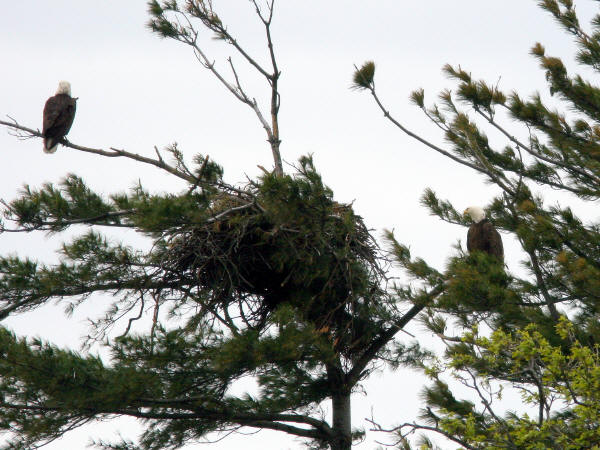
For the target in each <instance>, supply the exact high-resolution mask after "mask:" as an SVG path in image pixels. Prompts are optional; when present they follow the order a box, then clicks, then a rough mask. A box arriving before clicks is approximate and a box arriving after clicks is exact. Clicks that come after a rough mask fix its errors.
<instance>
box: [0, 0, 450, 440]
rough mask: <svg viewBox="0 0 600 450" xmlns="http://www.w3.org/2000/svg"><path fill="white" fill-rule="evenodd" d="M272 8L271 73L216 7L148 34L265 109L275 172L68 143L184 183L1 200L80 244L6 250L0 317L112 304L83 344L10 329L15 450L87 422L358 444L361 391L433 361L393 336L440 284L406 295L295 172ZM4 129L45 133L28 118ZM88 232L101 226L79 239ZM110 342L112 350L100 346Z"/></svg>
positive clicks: (169, 435) (1, 410) (367, 244)
mask: <svg viewBox="0 0 600 450" xmlns="http://www.w3.org/2000/svg"><path fill="white" fill-rule="evenodd" d="M273 3H274V2H273V1H271V2H268V4H267V6H266V7H265V6H264V4H262V3H261V4H259V3H258V2H252V4H253V6H254V7H255V9H256V13H257V15H258V18H259V19H260V21H261V22H262V24H263V25H264V30H265V32H266V41H267V48H268V57H267V60H268V61H269V64H270V67H269V68H265V67H263V66H262V65H261V64H259V63H258V62H257V60H255V59H253V58H252V57H250V56H249V55H248V53H246V51H245V50H244V48H243V47H242V46H241V45H240V43H239V42H238V41H237V40H236V38H235V37H234V36H233V35H232V34H231V33H232V32H231V31H230V30H229V29H228V28H227V27H226V26H225V25H224V24H223V23H222V22H221V19H220V18H219V16H218V15H217V13H216V12H215V10H214V9H213V7H212V3H211V2H210V1H182V2H177V1H175V0H173V1H163V2H160V3H159V2H158V1H151V2H149V11H150V15H151V20H150V23H149V27H150V29H151V30H152V31H153V32H154V33H157V34H158V35H159V36H161V37H163V38H168V39H173V40H176V41H179V42H182V43H184V44H186V45H188V46H190V47H191V48H192V50H193V52H194V56H195V57H196V58H197V59H198V60H199V62H200V63H201V64H202V65H204V66H205V68H206V69H207V70H208V71H210V72H211V73H212V74H213V75H214V76H215V77H216V78H217V79H218V81H219V82H220V83H222V84H223V85H224V86H225V87H226V89H227V90H229V91H230V92H231V94H233V95H234V96H235V97H236V98H237V99H238V100H239V101H240V102H242V103H243V104H245V105H247V106H248V107H250V108H251V109H252V111H253V112H254V113H255V115H256V117H257V119H258V120H259V123H260V125H261V127H263V128H264V129H265V131H266V134H267V139H268V143H269V146H270V149H271V151H272V154H273V159H274V169H273V171H268V170H266V169H264V174H263V175H262V176H261V177H258V178H256V179H251V180H248V182H247V184H245V185H231V184H229V183H227V182H226V181H225V179H224V178H223V172H224V170H223V168H222V167H221V166H220V165H219V164H217V162H216V161H213V160H212V159H209V158H208V156H206V155H196V156H195V157H194V158H193V160H192V161H191V162H190V158H186V157H184V152H183V150H181V149H180V148H179V147H178V146H177V145H172V146H170V147H168V148H166V149H165V150H163V151H159V150H158V149H155V151H156V157H149V156H144V155H140V154H138V153H134V152H130V151H127V150H121V149H115V148H110V149H101V148H92V147H86V146H82V145H78V144H75V143H72V142H69V141H67V140H62V142H61V144H62V145H63V146H65V147H68V148H69V149H70V151H77V150H78V151H84V152H88V153H92V154H95V155H98V156H101V157H108V158H121V159H129V160H133V161H137V162H138V163H139V164H145V165H151V166H154V167H155V168H157V169H159V170H162V171H164V172H166V173H168V174H169V175H171V176H173V177H177V178H178V179H180V180H183V181H184V182H185V183H186V188H185V189H184V190H183V191H181V192H171V193H159V192H153V191H152V190H151V189H149V188H148V187H146V186H144V185H143V184H142V183H141V182H139V183H138V184H137V185H136V186H135V187H134V188H133V189H131V190H130V191H128V192H112V193H109V194H104V193H100V192H95V191H94V190H93V189H91V188H90V187H89V186H88V184H87V183H86V180H84V179H83V178H82V177H79V176H77V175H74V174H68V175H67V176H65V177H64V179H63V180H62V182H60V183H58V184H50V183H48V184H45V185H43V186H42V187H40V188H35V187H30V186H25V187H24V189H23V190H22V192H21V194H20V195H19V196H18V197H17V198H15V199H13V200H11V201H4V202H3V205H4V207H5V214H4V220H3V222H2V228H1V230H2V232H5V233H7V232H9V231H13V232H33V233H53V234H55V235H58V236H61V235H63V236H65V239H66V240H65V242H64V244H62V246H61V248H60V249H59V256H60V262H59V263H58V264H46V263H44V262H42V261H38V260H34V259H30V258H23V257H20V256H18V255H11V256H3V257H0V318H6V317H7V316H9V315H10V316H14V315H17V314H22V313H26V312H28V311H31V310H33V309H36V308H38V307H40V306H42V305H46V304H48V303H51V302H62V303H70V304H73V305H77V304H80V303H82V302H85V301H88V300H89V299H90V298H92V296H94V295H96V294H105V295H107V296H111V297H112V298H113V299H114V301H113V302H112V304H111V306H110V308H109V309H108V310H107V311H106V313H105V314H104V316H102V317H101V318H100V319H99V320H96V321H94V322H93V323H92V325H91V329H90V332H89V336H88V338H87V339H86V340H84V341H83V342H82V344H83V349H82V350H81V351H79V352H76V351H72V350H67V349H62V348H58V347H57V346H56V345H53V344H51V343H49V342H46V341H44V340H42V339H29V338H27V337H19V336H16V335H15V334H14V333H12V332H10V331H9V330H8V329H7V328H5V327H0V430H3V431H5V432H8V433H9V435H8V436H9V440H8V441H7V443H6V444H5V445H4V447H3V448H11V449H31V448H37V446H39V445H42V444H44V443H46V442H48V441H51V440H53V439H56V438H58V437H60V436H62V435H64V434H65V433H68V432H69V431H70V430H72V429H74V428H76V427H78V426H80V425H83V424H86V423H88V422H92V421H94V420H105V419H107V418H114V417H118V416H130V417H135V418H138V419H140V423H142V424H143V425H144V426H145V428H144V432H143V434H142V435H141V436H140V438H139V442H135V443H134V442H126V441H124V442H117V443H110V442H104V441H99V442H97V443H96V444H97V447H99V448H110V449H123V450H124V449H134V448H136V449H138V448H139V449H146V450H158V449H171V448H180V447H182V446H185V445H186V444H187V443H190V442H195V441H197V440H199V439H201V438H203V437H204V436H206V435H207V434H208V433H210V432H214V431H223V432H227V431H235V430H237V429H239V428H241V427H250V428H253V429H272V430H278V431H282V432H285V433H289V434H292V435H295V436H299V437H302V438H305V439H306V440H307V442H308V445H309V446H310V448H315V449H317V448H319V449H321V448H331V449H334V450H347V449H349V448H350V446H351V444H352V442H353V441H355V440H356V439H358V438H360V437H361V436H362V434H363V432H362V431H361V430H360V429H356V428H352V423H351V420H350V399H351V394H352V392H354V391H355V390H357V389H359V387H360V383H361V381H363V380H365V379H366V378H367V377H368V376H369V374H370V373H371V372H372V370H374V369H375V368H376V367H381V365H382V364H391V365H397V364H400V363H401V362H403V361H407V360H413V359H420V358H421V356H422V355H421V354H420V350H419V348H418V346H407V345H402V343H400V342H396V341H395V340H394V338H395V336H396V334H397V333H398V332H399V331H400V330H401V329H402V328H403V327H404V326H405V325H406V324H407V323H408V322H409V321H411V320H412V319H413V318H415V317H416V316H417V314H418V313H419V312H421V311H422V310H423V308H424V307H425V304H426V303H427V302H430V301H431V298H432V297H433V296H435V295H436V294H437V293H439V292H440V287H439V286H435V287H434V288H433V289H432V291H433V292H425V291H423V292H421V294H420V297H421V300H420V301H413V303H408V302H405V301H403V299H402V298H401V296H399V295H398V293H396V292H395V291H393V290H390V289H388V288H387V281H388V280H387V272H386V271H387V269H388V266H389V263H388V257H387V254H386V253H385V252H383V251H382V250H381V249H380V248H379V246H378V245H377V243H376V242H375V240H374V239H373V237H372V236H371V234H370V231H369V229H368V228H367V227H366V225H365V224H364V221H363V219H362V218H361V217H360V216H358V215H356V214H355V213H354V211H353V209H352V206H351V205H347V204H342V203H339V202H337V201H336V200H335V199H334V195H333V192H332V191H331V190H330V189H329V188H328V187H327V186H326V185H325V184H324V182H323V181H322V178H321V176H320V175H319V173H318V172H317V170H316V169H315V167H314V164H313V161H312V159H311V158H310V157H304V158H301V159H300V161H299V162H298V165H297V167H296V168H295V169H294V170H292V173H284V171H283V167H282V164H281V156H280V137H279V126H278V110H279V102H280V93H279V89H278V85H277V82H278V78H279V69H278V67H277V63H276V58H275V52H274V47H273V42H272V39H271V31H270V30H271V28H270V27H271V21H272V19H273V7H274V5H273ZM197 26H199V27H205V28H207V29H209V30H210V31H212V32H214V33H215V35H216V37H217V38H218V39H221V40H223V41H225V42H226V43H227V44H229V45H231V46H232V47H233V48H234V49H235V50H236V51H237V52H238V53H239V55H241V57H242V59H243V60H245V62H246V63H248V65H249V67H251V68H252V69H253V70H256V71H257V72H258V73H259V74H260V75H261V76H262V77H263V78H264V79H265V81H266V82H267V83H268V86H269V88H270V101H269V111H268V113H264V112H263V111H262V110H261V108H260V106H259V105H258V103H257V101H256V100H254V97H252V96H251V95H249V94H247V93H246V91H245V90H244V89H243V88H242V84H241V81H240V76H239V75H238V69H237V68H236V67H235V66H234V64H233V62H232V60H231V59H230V60H228V63H229V69H231V75H230V76H227V75H225V74H224V73H222V72H220V71H219V70H218V68H217V66H216V65H215V64H214V61H213V60H212V59H210V58H209V57H208V56H207V55H206V53H205V51H204V49H203V46H202V42H201V40H200V38H199V32H198V30H197V29H196V28H195V27H197ZM1 123H2V124H3V125H5V126H7V127H9V128H10V130H12V131H13V132H15V133H21V134H22V136H24V137H37V138H39V137H40V133H39V131H37V130H35V129H32V128H28V127H25V126H23V125H20V124H19V123H18V122H16V121H15V122H1ZM167 155H168V157H167ZM82 225H84V226H85V227H86V228H85V230H87V231H85V232H83V233H82V234H80V233H79V232H80V231H81V229H82ZM123 228H125V229H129V230H134V231H135V232H136V233H138V234H140V235H141V236H144V237H146V238H147V239H150V240H151V242H152V245H151V247H150V249H149V250H146V251H144V250H141V249H136V248H134V247H132V246H131V245H128V244H127V243H126V242H118V241H115V240H114V239H109V238H108V237H107V236H106V232H105V231H103V230H106V229H123ZM66 232H69V233H66ZM433 284H434V285H435V283H433ZM411 300H414V299H412V298H411ZM145 319H146V322H143V321H144V320H145ZM142 323H147V324H148V326H147V328H144V331H140V330H141V329H142V328H141V325H140V324H142ZM123 328H124V329H125V331H124V333H122V334H120V335H118V333H117V332H116V330H117V329H123ZM134 328H135V330H136V332H135V333H134V332H133V331H132V330H133V329H134ZM99 346H101V347H103V349H104V350H105V352H104V353H106V352H109V354H110V357H108V358H101V357H99V356H97V355H96V354H95V353H93V352H92V351H90V349H94V348H98V347H99ZM246 378H251V379H253V380H254V381H255V382H256V384H257V386H258V388H257V391H256V392H252V393H246V394H239V395H238V394H235V393H234V391H232V389H231V388H232V386H234V385H235V384H236V383H237V382H238V381H239V380H242V379H246ZM323 404H327V405H329V406H330V409H331V411H332V418H331V420H327V418H325V417H324V416H323V413H322V410H321V406H322V405H323Z"/></svg>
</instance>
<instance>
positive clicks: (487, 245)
mask: <svg viewBox="0 0 600 450" xmlns="http://www.w3.org/2000/svg"><path fill="white" fill-rule="evenodd" d="M467 249H468V250H469V252H473V251H477V250H479V251H482V252H486V253H488V254H490V255H492V256H495V257H496V258H498V260H500V261H502V262H503V261H504V247H503V246H502V238H501V237H500V233H498V231H497V230H496V228H494V226H493V225H492V224H491V223H490V221H489V220H487V219H483V220H481V221H479V222H477V223H474V224H473V225H471V226H470V227H469V232H468V234H467Z"/></svg>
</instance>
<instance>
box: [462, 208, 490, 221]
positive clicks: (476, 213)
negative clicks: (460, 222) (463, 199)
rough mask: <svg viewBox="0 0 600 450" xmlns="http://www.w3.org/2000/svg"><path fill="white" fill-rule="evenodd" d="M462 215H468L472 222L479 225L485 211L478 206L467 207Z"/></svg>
mask: <svg viewBox="0 0 600 450" xmlns="http://www.w3.org/2000/svg"><path fill="white" fill-rule="evenodd" d="M463 214H468V215H469V216H471V219H473V222H475V223H479V222H481V221H482V220H483V219H485V211H484V210H483V208H481V207H479V206H469V207H468V208H467V209H465V210H464V212H463Z"/></svg>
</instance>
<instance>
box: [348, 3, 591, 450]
mask: <svg viewBox="0 0 600 450" xmlns="http://www.w3.org/2000/svg"><path fill="white" fill-rule="evenodd" d="M539 4H540V6H541V8H542V9H544V10H546V11H548V12H549V13H550V14H552V16H553V17H554V18H555V19H556V21H557V22H558V23H559V24H560V26H561V27H562V28H563V29H564V30H566V31H567V32H568V33H569V34H570V35H571V36H572V37H574V38H575V41H576V44H577V47H578V52H577V54H576V59H577V61H578V63H580V64H581V65H583V66H584V67H585V69H587V70H589V71H591V73H592V74H597V73H598V70H599V69H600V15H597V16H596V17H594V18H593V20H592V22H591V29H592V32H591V33H588V32H586V31H585V30H584V28H583V27H582V26H581V25H580V22H579V19H578V17H577V15H576V13H575V6H574V4H573V2H572V1H571V0H558V1H557V0H543V1H541V2H539ZM531 53H532V55H533V56H534V57H535V58H537V59H538V61H539V62H540V64H541V67H542V68H543V70H544V71H545V73H546V79H547V81H548V87H547V89H548V90H549V94H550V96H554V100H555V101H558V102H559V103H560V104H561V105H562V108H563V110H564V111H565V112H564V113H563V112H559V111H558V110H555V109H554V108H552V107H550V106H548V102H549V100H550V99H549V97H548V96H546V95H543V94H540V93H537V94H534V95H533V96H531V97H530V98H524V97H522V96H521V95H519V94H518V93H516V92H510V93H506V92H503V91H502V90H501V89H500V88H499V86H498V85H497V84H496V83H494V84H490V83H487V82H485V81H481V80H476V79H474V78H473V77H472V75H471V74H470V73H469V72H468V71H466V70H464V69H462V68H460V67H452V66H449V65H447V66H445V67H444V71H445V72H446V74H447V75H448V76H449V77H450V79H452V80H453V81H454V82H455V83H456V86H455V88H454V89H453V90H452V91H451V90H450V89H448V90H445V91H443V92H442V93H441V94H440V97H439V98H440V103H439V104H434V105H433V106H431V107H427V106H426V104H425V103H426V102H425V96H424V91H423V90H418V91H416V92H414V93H413V94H412V96H411V101H412V102H413V103H414V104H415V105H416V106H417V107H419V108H420V109H421V110H422V111H423V113H424V114H425V115H426V116H427V118H428V119H430V120H431V121H432V122H433V123H434V124H435V125H436V126H438V127H439V128H441V129H442V130H443V132H444V137H445V140H446V144H445V145H436V144H435V143H433V142H431V141H430V140H428V139H425V138H424V137H422V136H418V135H416V134H414V133H412V132H411V131H410V130H408V129H407V128H406V127H405V126H404V125H403V124H402V123H401V122H400V121H398V120H397V119H396V118H394V116H393V115H392V114H391V113H390V112H389V110H388V109H387V108H386V106H385V105H384V104H383V102H382V100H381V98H380V97H379V95H378V92H377V91H376V89H375V82H374V80H375V64H374V63H373V62H367V63H365V64H364V65H363V66H362V67H360V68H357V69H356V71H355V73H354V83H355V87H356V88H357V89H360V90H363V91H367V92H370V93H371V94H372V96H373V98H374V100H375V102H376V103H377V105H378V106H379V107H380V109H381V110H382V111H383V112H384V114H385V117H386V118H387V119H388V120H389V121H391V122H392V123H393V124H394V125H395V126H396V127H398V128H399V129H400V130H402V131H403V132H404V133H407V134H408V135H410V136H412V137H413V138H415V139H417V140H419V141H420V142H421V143H423V144H425V145H426V146H428V147H429V148H430V149H433V150H435V151H437V152H440V153H442V154H443V155H445V156H446V157H448V158H450V159H452V160H453V161H454V162H457V163H459V164H462V165H465V166H467V167H469V168H470V169H472V170H474V171H476V172H478V173H480V174H481V175H482V177H483V179H484V180H485V181H486V182H488V183H491V184H493V185H495V186H496V187H497V189H498V192H499V194H498V195H497V196H496V197H495V198H493V199H492V200H491V201H490V203H489V205H487V208H486V209H487V212H488V216H489V217H491V220H492V221H493V223H494V224H495V225H496V227H498V228H499V229H501V230H504V232H505V236H506V235H511V236H514V237H515V238H516V239H517V240H518V242H519V244H520V246H521V249H522V252H523V253H522V258H523V259H522V261H521V262H522V265H523V267H525V274H524V275H518V274H516V273H514V272H515V271H514V270H512V271H511V270H509V268H502V267H498V265H497V264H494V263H493V261H491V260H490V258H488V257H487V255H485V254H472V255H466V254H465V253H464V252H463V250H462V249H461V248H458V249H457V252H456V254H455V256H454V257H453V258H451V260H450V262H449V263H448V265H447V267H446V268H445V269H444V270H443V271H438V270H436V269H435V268H432V267H430V266H429V265H428V264H427V263H426V262H425V261H422V260H420V261H419V260H417V261H415V260H411V259H410V258H409V256H410V253H409V251H408V248H407V247H406V246H404V245H402V244H400V243H399V242H397V241H396V240H395V239H394V236H393V235H391V234H389V236H388V237H389V239H390V242H391V243H392V245H393V246H394V249H395V255H396V258H397V260H398V261H399V262H400V263H401V264H402V265H403V267H404V269H405V270H406V271H407V272H408V273H410V274H411V275H412V276H413V277H415V278H416V279H417V280H418V282H419V283H418V286H420V287H421V289H432V288H434V287H436V286H440V280H442V283H443V286H444V288H443V292H442V293H441V295H439V296H437V297H436V298H435V299H433V300H432V301H430V303H428V305H427V308H426V318H425V322H426V324H427V326H428V327H429V329H430V330H431V331H432V332H434V333H435V334H436V335H438V336H439V337H440V338H441V340H442V342H443V344H444V345H445V348H446V352H445V354H444V355H442V356H440V357H438V358H437V359H434V360H432V361H427V362H421V363H419V364H418V365H419V366H420V367H421V368H422V369H423V370H424V372H425V374H426V375H427V376H428V377H429V378H430V379H431V381H432V383H431V385H430V386H429V387H428V388H426V390H425V391H424V395H423V396H424V401H425V403H426V405H425V407H424V409H423V411H422V416H421V418H420V420H419V421H416V422H414V423H405V424H402V425H400V426H398V427H396V428H395V429H393V432H394V433H396V434H397V435H398V438H399V446H400V447H402V448H409V446H410V444H409V443H408V441H407V436H408V435H410V434H412V433H414V432H415V431H416V430H429V431H434V432H437V433H439V434H441V435H442V436H445V437H446V438H448V439H450V440H452V441H454V442H456V443H458V444H460V445H461V446H462V448H467V449H500V448H502V449H506V448H510V449H527V448H530V449H542V448H543V449H546V448H554V449H584V448H585V449H589V448H600V414H599V411H600V397H599V393H600V389H599V388H600V386H599V383H600V381H599V380H600V377H599V376H600V357H599V355H600V347H599V342H600V327H599V326H598V323H599V319H600V310H599V305H600V282H599V280H600V224H599V223H598V222H597V217H596V215H595V214H593V218H592V219H591V220H590V219H587V220H585V219H583V218H580V217H578V215H577V214H576V212H575V211H574V210H573V209H572V208H570V207H569V206H568V203H569V200H568V199H576V200H577V201H581V202H587V203H588V204H593V202H597V201H598V199H599V198H600V123H599V119H600V88H599V87H598V86H596V85H595V84H594V83H593V81H589V80H586V79H585V78H584V77H583V76H580V75H573V74H569V72H568V70H567V68H566V67H565V64H563V62H562V61H561V60H560V59H559V58H556V57H552V56H548V55H547V54H546V50H545V49H544V47H543V46H542V45H541V44H536V45H535V46H534V47H533V48H532V50H531ZM486 132H493V133H495V134H499V135H500V136H502V137H503V139H504V144H503V146H502V145H500V146H498V145H497V144H495V143H492V142H491V141H492V140H491V139H489V138H488V136H487V134H486ZM494 142H496V140H494ZM550 189H552V190H554V191H561V192H563V193H565V198H567V200H564V201H563V204H562V205H561V204H554V205H550V204H547V203H546V202H545V201H544V198H543V193H544V192H547V191H545V190H550ZM540 191H541V193H540ZM566 194H568V196H567V195H566ZM422 201H423V204H424V205H425V206H426V207H427V208H428V209H429V210H430V211H431V212H432V213H433V214H434V215H436V216H438V217H439V218H441V219H442V220H444V221H446V222H449V223H454V224H463V225H467V223H466V221H465V218H464V217H463V216H462V215H461V214H460V213H459V211H457V210H456V208H454V207H453V205H452V203H451V202H450V201H449V200H443V199H440V198H438V196H437V195H436V194H435V193H434V192H432V191H431V190H428V191H426V192H425V193H424V195H423V198H422ZM413 290H414V288H413V287H412V286H406V287H405V288H404V292H405V294H406V295H405V298H407V299H409V300H411V301H412V302H414V303H415V304H416V303H418V302H420V301H421V299H420V298H419V296H418V295H415V294H414V292H413ZM452 377H454V378H455V379H458V380H459V381H460V382H461V383H462V384H463V385H464V386H467V387H468V388H470V389H471V390H472V392H473V396H472V397H470V398H465V399H460V398H458V395H457V394H456V391H454V392H453V387H452V383H450V382H449V381H448V380H449V379H450V378H452ZM506 387H510V388H512V389H514V390H516V391H517V392H518V393H520V394H521V398H522V401H523V408H521V409H518V410H516V411H512V410H509V411H508V412H507V411H506V406H505V405H503V403H502V398H503V397H502V394H503V389H505V388H506ZM512 406H513V407H514V405H512ZM378 426H379V428H380V430H382V431H384V428H383V426H381V425H378ZM387 431H390V430H387ZM430 436H431V435H430ZM419 444H420V445H421V446H422V447H420V448H433V447H434V445H433V444H432V443H431V441H430V440H429V438H428V437H427V436H424V437H422V438H421V440H420V441H419Z"/></svg>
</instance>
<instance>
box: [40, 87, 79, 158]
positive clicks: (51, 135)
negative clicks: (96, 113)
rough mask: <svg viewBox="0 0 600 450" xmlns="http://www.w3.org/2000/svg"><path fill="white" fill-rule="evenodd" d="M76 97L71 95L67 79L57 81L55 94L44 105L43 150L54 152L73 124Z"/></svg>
mask: <svg viewBox="0 0 600 450" xmlns="http://www.w3.org/2000/svg"><path fill="white" fill-rule="evenodd" d="M76 102H77V99H76V98H73V97H71V84H70V83H69V82H68V81H61V82H60V83H58V89H57V91H56V95H54V96H52V97H50V98H49V99H48V100H47V101H46V105H44V120H43V124H42V137H43V138H44V152H46V153H54V152H55V151H56V147H58V144H59V142H60V140H61V139H63V138H64V137H65V136H66V135H67V133H68V132H69V130H70V129H71V125H73V119H74V118H75V107H76Z"/></svg>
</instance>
